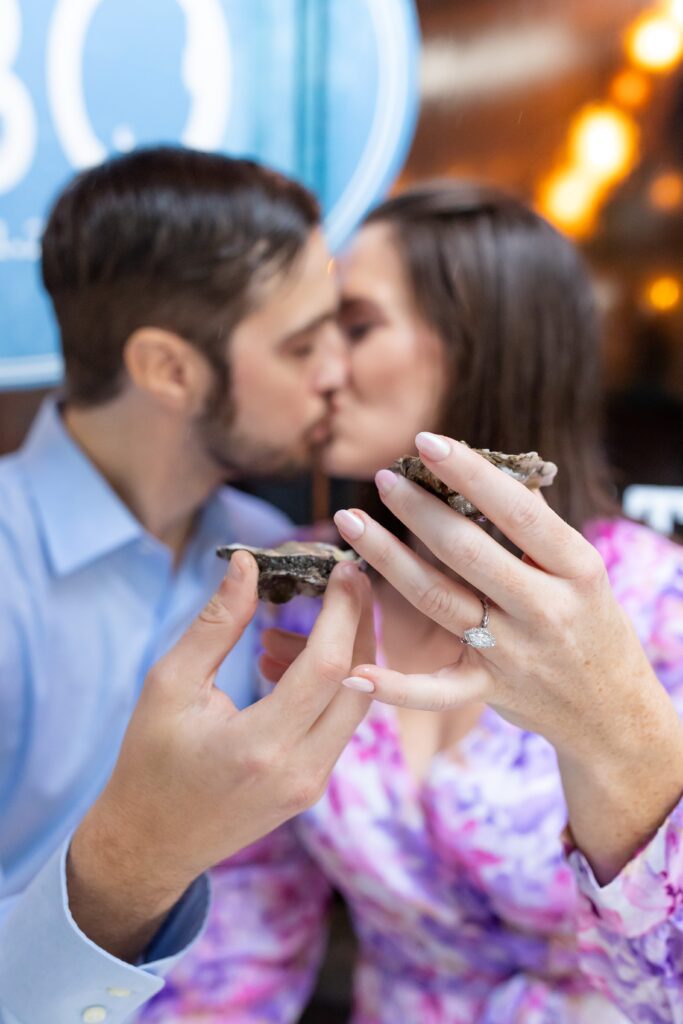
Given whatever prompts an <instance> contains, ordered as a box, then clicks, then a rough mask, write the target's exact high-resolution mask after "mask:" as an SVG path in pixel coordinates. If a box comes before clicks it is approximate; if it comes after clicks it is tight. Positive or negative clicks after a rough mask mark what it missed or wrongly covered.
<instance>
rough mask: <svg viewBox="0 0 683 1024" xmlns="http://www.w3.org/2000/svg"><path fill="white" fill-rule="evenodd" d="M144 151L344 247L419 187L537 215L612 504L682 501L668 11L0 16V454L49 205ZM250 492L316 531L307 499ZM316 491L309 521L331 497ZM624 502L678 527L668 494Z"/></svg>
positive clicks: (24, 422) (682, 299)
mask: <svg viewBox="0 0 683 1024" xmlns="http://www.w3.org/2000/svg"><path fill="white" fill-rule="evenodd" d="M133 26H134V27H135V30H134V31H133ZM157 141H178V142H185V143H187V144H190V145H196V146H199V147H200V148H209V149H211V148H215V149H224V150H226V151H229V152H238V153H245V152H248V153H252V154H254V155H256V156H258V157H260V158H261V159H263V160H266V161H268V162H271V163H273V164H276V165H277V166H280V167H282V168H283V169H284V170H287V171H289V172H290V173H292V174H294V175H296V176H297V177H299V178H301V179H302V180H304V181H306V182H307V184H309V185H311V186H312V187H314V188H315V190H316V191H317V193H318V194H319V196H320V198H321V200H322V202H323V203H324V206H325V209H326V212H327V226H328V232H329V235H330V239H331V241H332V244H333V245H335V246H336V247H339V246H342V245H343V243H344V240H345V239H346V238H347V237H348V235H349V233H350V232H351V231H352V229H353V226H354V224H355V223H356V222H357V221H358V219H359V218H360V217H361V216H362V214H363V213H364V212H365V210H366V209H367V208H368V207H369V206H371V205H372V203H373V202H374V201H375V200H376V199H378V198H379V197H380V196H381V195H383V194H385V193H386V191H387V190H389V189H394V190H397V189H400V188H401V187H403V186H404V185H407V184H410V183H413V182H416V181H419V180H423V179H426V178H431V177H439V176H445V175H456V176H467V177H475V178H481V179H487V180H489V181H492V182H494V183H496V184H499V185H502V186H505V187H507V188H509V189H512V190H514V191H515V192H517V193H519V194H521V195H522V196H523V197H525V198H527V199H529V200H531V201H532V202H534V203H535V204H536V205H537V207H538V208H539V209H540V210H541V211H542V212H543V213H544V214H546V216H548V217H549V218H550V219H551V220H553V221H554V222H555V223H556V224H557V225H558V226H560V227H561V228H562V229H563V230H564V231H566V232H567V233H568V234H569V235H570V236H572V237H573V238H575V239H576V240H577V241H578V242H579V244H580V245H581V246H582V247H583V248H584V250H585V252H586V254H587V256H588V258H589V260H590V262H591V264H592V266H593V268H594V271H595V282H596V289H597V294H598V299H599V303H600V306H601V309H602V312H603V315H604V321H605V344H604V364H605V383H606V388H607V423H606V426H607V445H608V450H609V456H610V458H611V461H612V464H613V466H614V468H615V473H616V480H617V484H618V486H619V488H620V490H622V491H623V490H624V489H625V488H627V487H628V486H629V485H634V484H635V485H641V486H642V485H645V486H646V487H647V486H648V485H658V486H660V487H661V486H668V487H675V488H679V487H681V485H683V457H682V453H683V340H682V334H683V331H682V328H683V234H682V229H683V0H661V2H656V3H652V2H648V0H602V2H601V3H600V4H595V3H593V2H592V0H563V2H562V3H561V4H558V3H557V2H556V0H477V2H476V3H472V2H471V0H417V2H416V3H413V2H412V0H251V2H250V3H249V4H245V3H244V2H242V0H194V2H193V3H190V0H148V3H146V4H145V5H144V7H143V8H142V10H141V5H139V4H135V3H134V2H133V0H116V3H114V2H113V0H0V452H7V451H10V450H12V449H13V448H15V447H16V446H17V445H18V444H19V443H20V442H21V440H22V438H23V436H24V434H25V432H26V429H27V427H28V425H29V423H30V421H31V419H32V417H33V415H34V413H35V410H36V408H37V406H38V404H39V402H40V399H41V398H42V396H43V394H44V393H45V389H46V387H49V386H52V385H53V384H55V383H56V382H58V380H59V374H60V361H59V353H58V348H57V343H56V339H55V337H54V332H53V329H52V324H51V321H50V316H49V311H48V309H47V305H46V304H45V302H44V300H43V298H42V296H41V293H40V289H39V286H38V283H37V275H36V259H37V255H38V238H39V234H40V225H41V221H42V217H43V216H44V213H45V210H46V209H47V207H48V205H49V203H50V201H51V199H52V198H53V196H54V194H55V193H56V192H57V191H58V189H59V188H60V187H61V185H62V184H63V183H64V181H65V180H67V179H68V177H69V176H70V175H71V173H73V171H74V170H76V169H78V168H79V167H83V166H87V165H88V164H90V163H94V162H97V161H98V160H99V159H101V158H102V157H103V156H104V155H105V154H106V153H107V152H113V151H116V150H125V149H129V148H131V147H132V146H134V145H138V144H143V143H150V142H157ZM248 486H249V485H248ZM251 489H252V490H258V491H259V492H260V493H262V494H264V495H265V496H266V497H269V498H271V499H272V500H274V501H275V502H276V503H277V504H280V505H282V506H283V507H285V508H286V510H287V511H288V512H289V513H290V514H291V515H293V517H294V518H295V519H296V520H297V521H299V522H304V521H310V519H311V515H312V512H313V508H312V501H313V498H312V487H311V482H310V481H308V480H302V481H299V482H297V483H296V484H295V485H294V486H292V485H291V484H287V485H285V486H281V485H279V484H277V483H276V484H273V485H271V484H268V485H263V484H260V483H254V484H253V485H251ZM316 493H317V495H318V497H317V504H316V509H315V511H316V514H318V515H320V514H321V510H324V508H325V505H326V503H327V502H328V501H332V502H333V501H335V499H336V497H337V496H338V495H339V496H340V498H341V497H343V487H342V488H341V490H340V485H334V486H333V488H332V492H331V496H328V495H329V490H328V488H327V487H326V486H324V485H323V486H321V485H320V483H318V486H317V490H316ZM628 493H629V495H630V498H629V500H630V503H631V504H630V509H631V511H633V512H634V513H635V514H637V515H643V514H646V515H647V516H648V518H649V519H650V521H651V522H653V525H658V526H659V527H660V528H665V529H666V528H667V527H669V528H671V527H673V526H675V525H676V519H677V518H678V519H679V520H680V519H683V509H682V508H681V505H683V492H681V491H675V492H674V491H667V492H658V493H657V494H656V493H655V492H652V491H647V490H646V491H641V492H633V491H631V492H628ZM663 496H664V497H663ZM662 501H663V502H664V504H662ZM672 509H673V511H672ZM676 510H678V511H676Z"/></svg>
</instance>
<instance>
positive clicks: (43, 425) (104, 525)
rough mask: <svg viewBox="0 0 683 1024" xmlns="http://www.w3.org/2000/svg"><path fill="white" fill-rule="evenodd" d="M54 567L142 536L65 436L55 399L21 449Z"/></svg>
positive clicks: (64, 567) (84, 561)
mask: <svg viewBox="0 0 683 1024" xmlns="http://www.w3.org/2000/svg"><path fill="white" fill-rule="evenodd" d="M22 456H23V460H22V461H23V463H24V466H25V470H26V473H27V477H28V482H29V486H30V488H31V490H32V492H33V497H34V499H35V504H36V508H37V512H38V516H39V519H40V523H41V527H42V531H43V535H44V537H45V542H46V545H47V550H48V553H49V557H50V561H51V564H52V567H53V569H54V570H55V572H56V573H58V574H59V575H64V574H67V573H70V572H73V571H75V570H76V569H80V568H82V567H83V566H85V565H88V564H89V563H91V562H94V561H95V560H96V559H98V558H101V557H103V556H104V555H108V554H110V553H112V552H113V551H115V550H117V549H118V548H121V547H123V546H124V545H126V544H128V543H130V542H131V541H134V540H136V539H137V538H139V537H141V536H143V535H144V534H145V530H144V528H143V526H142V524H141V523H140V522H138V520H137V519H136V518H135V516H134V515H133V513H132V512H131V511H130V509H129V508H127V506H126V505H125V504H124V503H123V502H122V501H121V499H120V498H119V497H118V495H117V494H116V493H115V492H114V491H113V490H112V488H111V487H110V485H109V484H108V483H107V481H106V480H105V478H104V477H103V476H102V474H101V473H100V472H99V471H98V470H97V469H96V468H95V466H94V465H93V463H92V462H91V461H90V459H88V457H87V456H86V455H85V454H84V453H83V452H82V451H81V449H80V448H79V447H78V445H77V444H76V443H75V442H74V441H73V440H72V438H71V437H70V436H69V434H68V432H67V430H66V428H65V427H64V424H63V423H62V418H61V416H60V413H59V409H58V406H57V400H56V399H55V398H48V399H46V401H45V402H44V403H43V405H42V406H41V408H40V411H39V413H38V416H37V417H36V420H35V422H34V424H33V426H32V428H31V431H30V433H29V435H28V438H27V440H26V442H25V443H24V446H23V448H22Z"/></svg>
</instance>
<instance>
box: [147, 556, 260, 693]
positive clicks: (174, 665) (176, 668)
mask: <svg viewBox="0 0 683 1024" xmlns="http://www.w3.org/2000/svg"><path fill="white" fill-rule="evenodd" d="M257 583H258V568H257V565H256V562H255V561H254V559H253V558H252V556H251V555H250V554H249V553H248V552H247V551H236V552H235V554H234V555H233V556H232V558H231V559H230V566H229V568H228V571H227V573H226V575H225V576H224V578H223V581H222V583H221V585H220V587H219V588H218V590H217V591H216V593H215V594H214V595H213V597H212V598H211V600H210V601H209V603H208V604H207V605H206V606H205V607H204V608H203V609H202V611H201V612H200V613H199V615H198V616H197V618H196V619H195V620H194V622H193V623H192V624H191V625H190V626H189V628H188V629H187V630H186V631H185V633H184V634H183V636H182V637H181V638H180V640H179V641H178V642H177V644H176V645H175V646H174V647H173V648H172V649H171V650H170V651H169V652H168V654H167V655H165V657H164V658H163V659H162V661H161V662H160V663H159V665H158V671H159V673H160V674H162V676H163V677H164V678H166V679H169V680H173V681H177V683H178V685H180V686H182V687H183V688H184V689H187V688H188V687H192V688H194V687H199V688H201V687H203V686H205V685H206V684H207V682H208V681H209V680H210V679H211V678H212V676H213V675H214V673H215V672H216V671H217V669H218V668H219V667H220V665H221V663H222V661H223V659H224V658H225V657H226V656H227V655H228V654H229V653H230V651H231V650H232V649H233V647H234V646H235V644H236V643H237V641H238V640H239V638H240V637H241V635H242V633H243V632H244V630H245V628H246V627H247V625H248V624H249V622H250V621H251V619H252V618H253V616H254V612H255V611H256V605H257V601H258V598H257Z"/></svg>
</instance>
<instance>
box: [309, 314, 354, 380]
mask: <svg viewBox="0 0 683 1024" xmlns="http://www.w3.org/2000/svg"><path fill="white" fill-rule="evenodd" d="M321 348H322V352H321V360H320V364H319V366H318V368H317V374H316V379H315V387H316V391H319V392H322V393H325V392H329V391H337V390H339V388H342V387H344V385H345V384H346V382H347V380H348V377H349V370H350V350H349V346H348V345H347V343H346V339H345V338H344V335H343V333H342V331H341V330H340V329H339V328H338V327H336V326H334V327H331V328H330V330H329V334H328V338H327V339H326V344H325V345H324V346H321Z"/></svg>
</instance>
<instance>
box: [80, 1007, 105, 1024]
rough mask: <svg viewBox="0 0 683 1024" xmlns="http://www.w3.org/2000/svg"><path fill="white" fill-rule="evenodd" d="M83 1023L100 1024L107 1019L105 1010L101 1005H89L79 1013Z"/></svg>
mask: <svg viewBox="0 0 683 1024" xmlns="http://www.w3.org/2000/svg"><path fill="white" fill-rule="evenodd" d="M81 1017H82V1018H83V1024H102V1021H103V1020H106V1019H107V1011H106V1010H105V1008H104V1007H103V1006H89V1007H88V1008H87V1010H84V1011H83V1013H82V1014H81Z"/></svg>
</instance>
